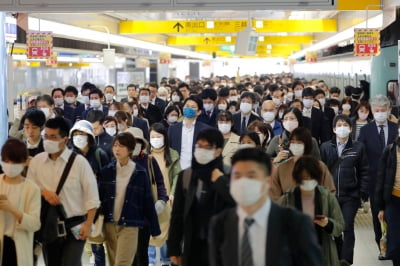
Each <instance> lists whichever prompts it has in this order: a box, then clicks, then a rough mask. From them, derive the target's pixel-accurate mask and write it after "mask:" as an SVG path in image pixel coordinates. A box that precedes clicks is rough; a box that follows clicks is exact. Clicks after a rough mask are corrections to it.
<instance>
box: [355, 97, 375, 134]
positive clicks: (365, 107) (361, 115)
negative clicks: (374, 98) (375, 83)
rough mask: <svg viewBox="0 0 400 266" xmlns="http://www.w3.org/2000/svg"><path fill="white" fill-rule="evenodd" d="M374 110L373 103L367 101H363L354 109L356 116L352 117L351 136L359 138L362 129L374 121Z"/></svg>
mask: <svg viewBox="0 0 400 266" xmlns="http://www.w3.org/2000/svg"><path fill="white" fill-rule="evenodd" d="M372 119H373V116H372V110H371V105H370V104H369V103H367V102H361V103H360V104H359V105H357V107H356V109H354V117H353V118H352V119H351V128H352V129H353V130H352V132H351V138H352V139H353V140H357V139H358V136H359V135H360V129H361V128H362V127H363V126H365V125H366V124H368V123H369V122H370V121H372Z"/></svg>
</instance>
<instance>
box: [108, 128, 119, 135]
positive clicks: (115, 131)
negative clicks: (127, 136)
mask: <svg viewBox="0 0 400 266" xmlns="http://www.w3.org/2000/svg"><path fill="white" fill-rule="evenodd" d="M105 130H106V133H107V134H108V135H110V136H114V135H115V133H117V129H116V128H115V127H106V128H105Z"/></svg>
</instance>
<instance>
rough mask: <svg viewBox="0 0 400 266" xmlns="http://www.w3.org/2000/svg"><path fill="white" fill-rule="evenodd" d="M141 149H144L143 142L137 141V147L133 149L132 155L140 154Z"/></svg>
mask: <svg viewBox="0 0 400 266" xmlns="http://www.w3.org/2000/svg"><path fill="white" fill-rule="evenodd" d="M141 151H142V144H141V143H136V145H135V149H134V150H133V153H132V155H133V156H138V155H139V154H140V152H141Z"/></svg>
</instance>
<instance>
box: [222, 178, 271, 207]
mask: <svg viewBox="0 0 400 266" xmlns="http://www.w3.org/2000/svg"><path fill="white" fill-rule="evenodd" d="M263 184H265V186H267V188H268V184H267V183H263V182H261V181H259V180H256V179H252V178H248V177H241V178H239V179H236V180H233V181H231V185H230V188H229V192H230V194H231V195H232V197H233V199H234V200H235V201H236V202H237V204H238V205H241V206H250V205H253V204H254V203H256V202H257V201H258V200H260V198H261V197H262V196H263V189H262V188H263Z"/></svg>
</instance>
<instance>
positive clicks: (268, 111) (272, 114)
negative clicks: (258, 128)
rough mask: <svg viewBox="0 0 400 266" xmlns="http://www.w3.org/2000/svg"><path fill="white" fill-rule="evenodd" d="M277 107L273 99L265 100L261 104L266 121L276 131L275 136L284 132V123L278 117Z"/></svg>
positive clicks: (262, 115) (262, 114)
mask: <svg viewBox="0 0 400 266" xmlns="http://www.w3.org/2000/svg"><path fill="white" fill-rule="evenodd" d="M276 113H277V109H276V107H275V103H274V102H273V101H271V100H267V101H264V102H263V104H262V106H261V117H262V118H263V119H264V122H265V123H268V124H269V125H270V126H271V127H272V130H273V132H274V136H278V135H280V134H282V131H283V127H282V124H281V123H280V122H279V121H277V120H276V119H275V118H276Z"/></svg>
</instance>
